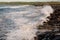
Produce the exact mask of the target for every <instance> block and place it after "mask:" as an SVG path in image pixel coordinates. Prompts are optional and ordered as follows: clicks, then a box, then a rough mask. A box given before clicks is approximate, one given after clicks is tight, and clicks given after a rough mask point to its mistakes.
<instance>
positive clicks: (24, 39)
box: [0, 5, 53, 40]
mask: <svg viewBox="0 0 60 40" xmlns="http://www.w3.org/2000/svg"><path fill="white" fill-rule="evenodd" d="M51 13H53V8H52V7H51V6H50V5H44V6H33V5H0V40H1V39H5V40H34V37H35V36H36V32H37V31H38V29H37V26H38V25H43V22H44V21H47V20H49V19H48V18H47V17H48V16H50V14H51Z"/></svg>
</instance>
